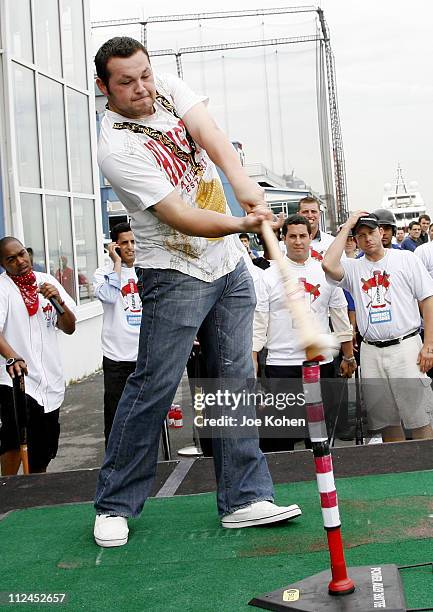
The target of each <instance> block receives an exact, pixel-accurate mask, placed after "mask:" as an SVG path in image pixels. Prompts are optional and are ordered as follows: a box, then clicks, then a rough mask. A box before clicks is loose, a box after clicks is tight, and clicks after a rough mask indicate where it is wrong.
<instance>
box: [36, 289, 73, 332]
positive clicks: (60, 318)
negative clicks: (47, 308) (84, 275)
mask: <svg viewBox="0 0 433 612" xmlns="http://www.w3.org/2000/svg"><path fill="white" fill-rule="evenodd" d="M39 292H40V293H41V294H42V295H43V296H44V298H46V299H47V300H49V299H50V298H54V299H55V300H57V301H58V303H59V304H60V306H61V307H62V308H63V310H64V311H65V312H64V313H63V314H59V313H57V327H58V328H59V329H60V330H61V331H62V332H64V333H65V334H68V335H71V334H73V333H74V331H75V321H76V317H75V314H74V313H73V312H72V310H71V309H70V308H69V306H68V304H67V303H66V300H65V299H63V297H62V296H61V294H60V291H59V289H58V288H57V287H56V286H55V285H54V284H51V283H42V284H41V285H40V286H39Z"/></svg>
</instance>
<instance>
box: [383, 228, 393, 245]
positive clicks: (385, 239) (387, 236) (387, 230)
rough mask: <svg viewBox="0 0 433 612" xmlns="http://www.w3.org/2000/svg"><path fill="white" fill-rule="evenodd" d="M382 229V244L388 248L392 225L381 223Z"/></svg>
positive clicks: (390, 240) (390, 242) (390, 241)
mask: <svg viewBox="0 0 433 612" xmlns="http://www.w3.org/2000/svg"><path fill="white" fill-rule="evenodd" d="M381 228H382V230H383V234H382V244H383V246H384V247H385V249H390V248H391V244H392V225H381Z"/></svg>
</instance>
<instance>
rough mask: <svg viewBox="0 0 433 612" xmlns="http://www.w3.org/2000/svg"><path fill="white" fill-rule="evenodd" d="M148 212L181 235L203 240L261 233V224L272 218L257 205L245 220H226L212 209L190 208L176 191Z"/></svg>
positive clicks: (268, 211) (237, 218) (224, 216)
mask: <svg viewBox="0 0 433 612" xmlns="http://www.w3.org/2000/svg"><path fill="white" fill-rule="evenodd" d="M149 210H150V211H151V212H152V213H153V214H154V215H155V216H156V217H157V219H158V220H159V221H162V223H165V224H167V225H170V226H171V227H173V228H174V229H176V230H178V231H179V232H182V234H186V235H187V236H201V237H203V238H220V237H222V236H228V235H229V234H240V233H243V232H245V233H248V232H251V233H255V232H258V231H260V230H261V225H262V221H264V220H270V219H272V217H273V215H272V213H271V211H270V210H269V209H268V208H266V207H259V206H257V207H256V208H255V209H254V211H253V212H252V213H250V214H248V215H247V216H245V217H229V216H228V215H224V214H221V213H218V212H215V211H212V210H204V209H201V208H192V207H191V206H188V204H186V203H185V202H184V201H183V200H182V198H181V197H180V195H179V194H178V193H177V191H176V190H173V191H172V192H171V193H169V194H168V195H167V196H166V197H165V198H163V199H162V200H161V201H160V202H158V203H157V204H155V205H154V206H152V207H150V208H149Z"/></svg>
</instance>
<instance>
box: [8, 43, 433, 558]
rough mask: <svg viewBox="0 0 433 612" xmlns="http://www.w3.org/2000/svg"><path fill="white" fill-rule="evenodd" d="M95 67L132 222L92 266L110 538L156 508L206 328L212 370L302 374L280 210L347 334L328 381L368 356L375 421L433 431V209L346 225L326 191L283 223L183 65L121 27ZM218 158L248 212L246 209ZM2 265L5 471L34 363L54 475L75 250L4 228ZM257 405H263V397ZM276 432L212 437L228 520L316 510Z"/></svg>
mask: <svg viewBox="0 0 433 612" xmlns="http://www.w3.org/2000/svg"><path fill="white" fill-rule="evenodd" d="M95 64H96V71H97V75H98V76H97V85H98V87H99V88H100V90H101V91H102V93H103V94H104V95H105V96H106V97H107V101H108V103H107V112H106V114H105V116H104V119H103V121H102V124H101V132H100V137H99V143H98V163H99V165H100V168H101V171H102V173H103V174H104V175H105V176H106V177H107V179H108V180H109V181H110V183H111V185H112V186H113V188H114V189H115V191H116V193H117V195H118V197H119V199H120V200H121V201H122V203H123V205H124V206H125V208H126V210H127V212H128V215H129V217H130V219H131V221H130V223H131V225H129V224H128V223H124V224H119V225H117V226H115V227H113V228H112V231H111V240H112V241H111V243H110V244H108V245H107V253H108V257H109V260H110V263H109V265H107V266H105V267H103V268H100V269H98V270H96V272H95V275H94V279H93V289H94V293H95V296H96V297H97V298H98V299H99V300H100V301H101V303H102V306H103V328H102V353H103V374H104V437H105V445H106V451H105V458H104V461H103V465H102V467H101V470H100V473H99V478H98V483H97V490H96V495H95V510H96V519H95V524H94V538H95V542H96V543H97V544H98V545H99V546H102V547H111V546H121V545H124V544H126V542H127V541H128V534H129V530H128V520H127V519H128V518H129V517H136V516H138V515H139V514H140V512H141V510H142V508H143V505H144V503H145V500H146V498H147V497H148V496H149V494H150V491H151V487H152V484H153V479H154V476H155V471H156V464H157V457H158V445H159V437H160V432H161V427H162V424H163V422H164V419H165V418H166V415H167V411H168V409H169V407H170V405H171V403H172V401H173V398H174V395H175V393H176V390H177V387H178V385H179V383H180V380H181V377H182V375H183V373H184V370H185V366H186V364H187V361H188V358H189V355H190V352H191V349H192V347H193V343H194V341H195V340H196V338H197V337H198V338H199V341H200V347H201V353H202V356H203V361H204V364H205V371H206V376H207V377H208V378H209V379H212V380H215V381H219V380H222V379H228V378H229V379H231V380H233V379H234V380H236V381H247V380H251V379H254V377H255V375H256V374H257V371H258V368H259V367H260V365H261V368H262V371H263V372H259V375H261V374H263V376H264V377H265V378H268V379H278V380H293V385H295V387H296V388H298V387H299V385H301V366H302V362H303V361H304V360H305V347H304V346H303V345H302V344H301V342H300V339H299V336H298V330H297V327H296V321H293V320H292V318H291V315H290V314H289V312H288V311H287V308H286V306H285V303H284V286H283V283H282V281H281V279H280V276H279V273H278V269H277V267H276V266H274V265H273V264H274V261H273V260H272V259H271V258H270V256H269V253H268V251H267V248H266V245H265V244H264V243H263V238H262V237H261V229H262V224H263V223H264V222H267V223H270V225H271V227H272V229H273V230H274V233H275V235H276V237H277V238H278V239H279V240H280V248H281V251H282V252H284V254H285V256H286V257H287V261H288V265H289V267H290V270H291V273H292V275H293V276H294V277H296V278H297V279H298V283H299V288H300V289H299V290H300V292H301V293H302V299H303V300H304V304H305V309H307V310H308V311H309V312H311V313H312V315H314V317H315V320H316V321H317V324H318V326H319V328H320V330H321V331H322V332H323V333H328V334H329V333H331V330H332V333H333V334H334V335H335V337H336V338H337V340H338V344H339V347H340V356H339V358H338V362H337V363H336V360H335V359H334V356H333V355H332V354H329V355H324V359H323V361H322V363H321V375H322V377H323V379H327V380H328V379H338V378H340V379H344V378H350V377H352V376H353V375H354V374H355V372H356V370H357V367H358V364H360V366H361V373H362V375H361V379H362V380H363V381H364V380H365V381H366V382H367V383H369V384H370V383H371V384H370V387H369V384H367V385H366V386H365V393H364V397H365V407H366V410H367V415H368V426H369V428H370V430H371V431H373V432H376V433H380V434H381V435H382V437H383V441H384V442H389V441H395V440H404V439H405V438H406V435H407V432H410V433H411V436H412V437H413V438H414V439H415V438H417V439H420V438H432V437H433V431H432V428H431V407H432V405H433V395H432V390H431V387H430V379H429V377H428V375H427V373H428V372H429V370H430V369H431V368H433V279H432V276H431V273H432V270H433V257H432V254H433V242H429V241H428V237H429V234H430V232H431V230H432V226H431V225H430V219H429V218H428V217H427V216H426V215H424V216H423V218H421V219H420V220H419V223H416V222H413V223H411V224H410V226H409V236H407V237H404V236H403V237H402V236H401V235H399V233H400V234H401V232H398V229H397V225H396V223H395V219H394V218H393V216H392V213H391V214H390V213H389V211H387V210H383V209H379V210H377V211H375V213H368V212H367V211H359V212H357V213H354V214H352V215H351V216H350V218H349V219H348V220H347V221H346V222H345V223H344V224H343V225H342V226H341V228H340V230H339V232H338V234H337V236H336V237H335V238H334V237H333V236H332V235H331V234H328V233H326V232H324V231H322V230H321V229H320V218H321V211H320V204H319V202H318V200H317V199H315V198H314V197H306V198H303V199H302V200H301V201H300V202H299V205H298V211H297V213H296V214H294V215H291V216H290V217H289V218H287V219H285V220H284V223H283V222H282V220H279V219H275V217H274V215H273V214H272V213H271V211H270V210H269V208H268V207H267V205H266V203H265V199H264V192H263V190H262V189H261V188H260V187H259V186H258V185H257V184H256V183H254V182H253V181H252V180H251V179H250V178H249V177H248V176H247V174H246V172H245V170H244V168H243V167H242V165H241V162H240V159H239V157H238V156H237V154H236V152H235V151H234V149H233V147H232V145H231V144H230V142H229V140H228V138H227V137H226V136H225V135H224V134H223V133H222V132H221V131H220V130H219V128H218V127H217V126H216V124H215V122H214V121H213V119H212V118H211V116H210V114H209V113H208V111H207V109H206V104H207V98H205V97H204V96H200V95H198V94H196V93H195V92H193V91H192V90H191V89H190V88H189V87H188V86H187V85H186V84H185V83H184V82H183V81H182V80H180V79H178V78H176V77H173V76H170V75H157V74H154V73H153V70H152V67H151V64H150V60H149V56H148V53H147V51H146V49H145V48H144V47H143V45H142V44H141V43H139V42H138V41H136V40H134V39H131V38H127V37H117V38H114V39H111V40H109V41H107V42H106V43H105V44H104V45H103V46H102V47H101V48H100V49H99V51H98V53H97V55H96V57H95ZM216 166H218V167H219V168H221V169H222V171H223V172H224V173H225V175H226V177H227V179H228V181H229V182H230V184H231V187H232V189H233V192H234V195H235V197H236V199H237V201H238V202H239V204H240V205H241V206H242V207H243V209H244V210H245V212H246V215H245V216H243V217H233V216H232V215H231V213H230V209H229V207H228V204H227V202H226V199H225V196H224V192H223V189H222V184H221V182H220V179H219V176H218V173H217V170H216ZM253 236H257V237H258V247H259V248H252V247H251V239H252V237H253ZM413 245H415V248H412V247H413ZM260 247H261V248H260ZM408 251H414V252H408ZM0 264H1V265H2V267H3V268H4V270H5V271H4V273H3V274H2V275H1V276H0V354H1V355H2V356H3V358H4V360H5V368H2V372H1V374H0V408H1V420H2V427H1V429H0V458H1V467H2V473H3V474H15V473H17V470H18V467H19V453H18V446H19V439H18V432H17V427H16V418H17V415H15V414H14V406H13V401H12V394H11V387H12V382H13V378H15V377H21V376H23V375H24V376H25V381H26V394H27V398H28V409H27V431H28V447H29V456H30V471H31V472H43V471H45V470H46V468H47V466H48V463H49V461H50V460H51V459H52V458H53V457H54V456H55V454H56V450H57V444H58V439H59V407H60V405H61V403H62V401H63V395H64V383H63V375H62V372H61V369H60V366H59V363H60V355H59V349H58V347H57V337H56V328H58V329H60V330H61V331H62V332H64V333H66V334H72V333H73V332H74V329H75V314H74V313H75V304H74V302H73V300H72V299H71V297H70V295H69V293H70V292H69V291H68V287H65V286H64V283H63V285H62V280H63V281H64V271H65V269H67V268H66V266H67V262H65V265H64V267H63V276H61V277H58V276H57V275H56V277H54V276H51V275H49V274H45V273H43V272H39V271H34V270H33V269H32V266H31V261H30V257H29V253H28V251H27V250H26V248H25V247H24V246H23V245H22V244H21V242H20V241H19V240H17V239H16V238H13V237H6V238H3V239H2V240H0ZM59 281H61V282H59ZM65 289H66V290H65ZM406 383H407V384H406ZM378 385H379V386H381V391H380V394H378V393H377V388H378ZM378 398H380V401H378ZM324 404H325V413H326V417H327V424H328V426H329V427H332V426H333V424H334V422H335V418H336V417H335V397H333V393H331V394H328V397H326V396H325V393H324ZM227 409H228V410H230V407H227ZM242 410H243V415H244V416H246V417H251V418H254V417H255V407H254V406H252V405H251V404H249V403H248V402H246V403H245V404H244V405H243V406H242ZM22 418H23V415H18V419H22ZM343 425H344V424H343ZM344 426H345V425H344ZM308 442H309V441H308V438H307V437H306V439H305V444H306V445H307V446H308ZM275 444H276V442H275V440H273V441H272V445H273V447H272V449H271V448H270V447H269V444H268V447H266V442H264V441H263V440H260V439H259V436H258V435H256V434H253V433H251V434H250V435H248V436H222V435H220V436H215V437H213V439H212V456H213V460H214V465H215V475H216V482H217V508H218V514H219V516H220V519H221V525H222V527H224V528H243V527H250V526H261V525H267V524H275V523H279V522H281V521H283V520H288V519H294V518H296V517H299V516H300V515H301V514H302V513H301V510H300V508H299V507H298V505H297V504H296V503H293V504H291V505H289V506H284V507H281V506H278V505H277V504H275V503H274V491H273V484H272V479H271V476H270V473H269V469H268V466H267V462H266V457H265V455H264V452H263V451H266V450H290V449H293V448H294V440H293V438H287V437H286V438H284V437H282V438H281V439H280V440H279V442H278V448H275Z"/></svg>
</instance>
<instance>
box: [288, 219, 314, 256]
mask: <svg viewBox="0 0 433 612" xmlns="http://www.w3.org/2000/svg"><path fill="white" fill-rule="evenodd" d="M284 242H285V243H286V248H287V257H288V258H289V259H291V260H292V261H296V262H297V263H303V262H304V261H306V260H307V259H308V257H309V255H310V243H311V236H310V234H309V233H308V230H307V228H306V226H305V225H288V226H287V234H286V236H285V238H284Z"/></svg>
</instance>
